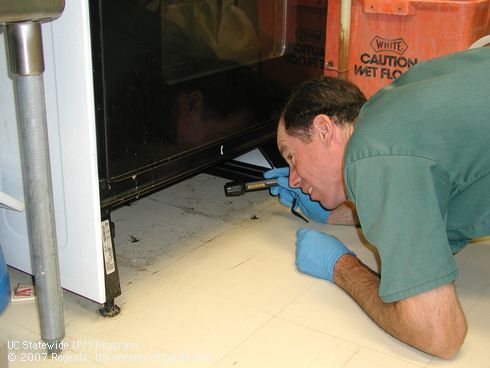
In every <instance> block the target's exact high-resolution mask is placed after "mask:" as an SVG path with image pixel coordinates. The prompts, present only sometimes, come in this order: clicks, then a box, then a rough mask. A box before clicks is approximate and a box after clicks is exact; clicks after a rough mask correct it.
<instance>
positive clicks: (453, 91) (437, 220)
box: [344, 47, 490, 302]
mask: <svg viewBox="0 0 490 368" xmlns="http://www.w3.org/2000/svg"><path fill="white" fill-rule="evenodd" d="M344 175H345V182H346V186H347V190H348V195H349V198H350V199H351V200H352V201H353V202H355V204H356V208H357V212H358V216H359V219H360V222H361V226H362V229H363V232H364V234H365V236H366V239H367V240H368V241H369V242H370V243H372V244H373V245H375V246H376V247H377V248H378V251H379V254H380V258H381V282H380V286H379V291H378V292H379V296H380V298H381V299H382V300H383V301H385V302H393V301H397V300H400V299H403V298H406V297H409V296H413V295H416V294H419V293H421V292H424V291H427V290H430V289H433V288H436V287H439V286H441V285H443V284H446V283H449V282H451V281H454V280H455V279H456V277H457V275H458V272H457V269H456V264H455V261H454V258H453V254H454V253H456V252H457V251H459V250H460V249H461V248H462V247H464V246H465V245H466V244H467V243H468V242H469V241H470V240H471V239H472V238H475V237H479V236H483V235H488V234H490V47H487V48H481V49H475V50H469V51H464V52H460V53H456V54H452V55H449V56H446V57H442V58H438V59H433V60H431V61H427V62H424V63H420V64H418V65H416V66H414V67H412V68H411V69H410V70H409V71H408V72H407V73H405V74H404V75H403V76H401V77H400V78H399V79H397V80H396V81H394V82H393V83H392V84H391V85H389V86H387V87H386V88H384V89H383V90H381V91H379V92H378V93H377V94H376V95H374V96H373V97H372V98H371V99H370V100H369V101H368V102H367V103H366V104H365V105H364V107H363V108H362V110H361V113H360V114H359V117H358V120H357V122H356V127H355V130H354V133H353V135H352V137H351V139H350V141H349V144H348V147H347V149H346V153H345V168H344Z"/></svg>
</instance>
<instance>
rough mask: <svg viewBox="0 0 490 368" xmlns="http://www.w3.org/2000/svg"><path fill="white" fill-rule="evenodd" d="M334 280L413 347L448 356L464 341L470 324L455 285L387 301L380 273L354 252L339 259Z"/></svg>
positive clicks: (443, 356) (392, 332)
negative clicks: (382, 293) (382, 294)
mask: <svg viewBox="0 0 490 368" xmlns="http://www.w3.org/2000/svg"><path fill="white" fill-rule="evenodd" d="M333 281H334V282H335V284H337V285H338V286H339V287H340V288H342V289H343V290H345V291H346V292H347V293H348V294H349V295H350V296H351V297H352V298H353V299H354V300H355V301H356V302H357V303H358V304H359V305H360V307H361V308H362V309H363V310H364V311H365V312H366V313H367V314H368V315H369V317H371V319H373V321H374V322H376V323H377V324H378V325H379V326H380V327H381V328H382V329H384V330H385V331H386V332H388V333H389V334H391V335H392V336H394V337H396V338H398V339H399V340H401V341H403V342H405V343H407V344H409V345H411V346H413V347H416V348H418V349H420V350H422V351H424V352H427V353H429V354H432V355H435V356H438V357H440V358H444V359H448V358H450V357H452V356H453V355H454V354H456V353H457V352H458V350H459V348H460V347H461V345H462V344H463V341H464V339H465V337H466V332H467V323H466V318H465V316H464V313H463V310H462V308H461V305H460V303H459V300H458V297H457V295H456V291H455V289H454V286H453V284H446V285H443V286H441V287H438V288H436V289H433V290H430V291H427V292H424V293H421V294H419V295H416V296H413V297H409V298H406V299H403V300H400V301H397V302H394V303H384V302H383V301H382V300H381V299H380V298H379V296H378V285H379V276H378V275H377V274H375V273H374V272H373V271H372V270H371V269H369V268H368V267H366V266H365V265H364V264H362V263H361V262H360V261H359V260H358V259H357V257H355V256H353V255H351V254H346V255H344V256H342V257H341V258H339V260H338V261H337V263H336V265H335V268H334V276H333Z"/></svg>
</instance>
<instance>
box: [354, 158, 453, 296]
mask: <svg viewBox="0 0 490 368" xmlns="http://www.w3.org/2000/svg"><path fill="white" fill-rule="evenodd" d="M346 184H347V188H348V191H349V195H350V197H351V199H352V200H353V201H354V202H355V203H356V209H357V213H358V216H359V219H360V222H361V227H362V230H363V232H364V235H365V237H366V239H367V240H368V241H369V242H370V243H371V244H373V245H374V246H376V247H377V248H378V251H379V255H380V258H381V281H380V285H379V290H378V293H379V296H380V298H381V299H382V300H383V301H384V302H394V301H397V300H400V299H404V298H407V297H410V296H413V295H416V294H419V293H422V292H424V291H428V290H431V289H434V288H436V287H439V286H442V285H444V284H447V283H449V282H452V281H454V280H455V279H456V277H457V275H458V272H457V269H456V264H455V261H454V258H453V254H452V251H451V247H450V245H449V242H448V238H447V234H446V227H445V222H446V216H447V209H448V203H449V198H450V191H451V185H450V180H449V178H448V175H447V173H446V172H445V171H444V170H443V169H441V168H440V167H439V166H438V165H437V164H436V163H434V162H433V161H431V160H428V159H426V158H423V157H414V156H403V155H394V156H393V155H389V156H374V157H369V158H364V159H360V160H357V161H355V162H353V163H351V164H350V165H349V167H347V168H346Z"/></svg>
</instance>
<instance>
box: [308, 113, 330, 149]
mask: <svg viewBox="0 0 490 368" xmlns="http://www.w3.org/2000/svg"><path fill="white" fill-rule="evenodd" d="M312 126H313V131H314V132H315V133H316V134H318V135H319V136H320V139H322V140H323V141H326V142H328V141H329V140H330V138H331V137H332V133H333V128H334V126H333V122H332V119H330V117H328V115H325V114H320V115H317V116H315V118H314V119H313V124H312Z"/></svg>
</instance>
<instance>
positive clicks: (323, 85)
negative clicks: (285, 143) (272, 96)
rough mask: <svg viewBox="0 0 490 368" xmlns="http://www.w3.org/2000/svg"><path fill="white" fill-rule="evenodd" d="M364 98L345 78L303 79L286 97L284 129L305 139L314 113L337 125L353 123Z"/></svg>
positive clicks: (308, 133)
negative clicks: (304, 80) (323, 115)
mask: <svg viewBox="0 0 490 368" xmlns="http://www.w3.org/2000/svg"><path fill="white" fill-rule="evenodd" d="M365 102H366V97H365V96H364V94H363V93H362V92H361V90H360V89H359V88H358V87H357V86H355V85H354V84H352V83H351V82H349V81H346V80H343V79H339V78H332V77H326V76H321V77H317V78H314V79H311V80H308V81H306V82H303V83H302V84H301V85H300V86H299V87H298V88H297V89H296V90H295V91H294V92H293V93H292V95H291V96H290V97H289V99H288V101H287V102H286V105H285V107H284V108H283V110H282V114H281V117H282V119H283V121H284V127H285V129H286V131H287V132H288V133H289V134H291V135H294V136H298V137H301V138H303V139H305V140H309V139H310V128H311V124H312V122H313V119H314V118H315V116H317V115H319V114H325V115H327V116H329V117H330V118H331V119H333V120H334V122H335V123H338V124H349V123H353V122H354V120H355V119H356V118H357V115H358V114H359V111H360V110H361V107H362V106H363V105H364V103H365Z"/></svg>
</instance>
